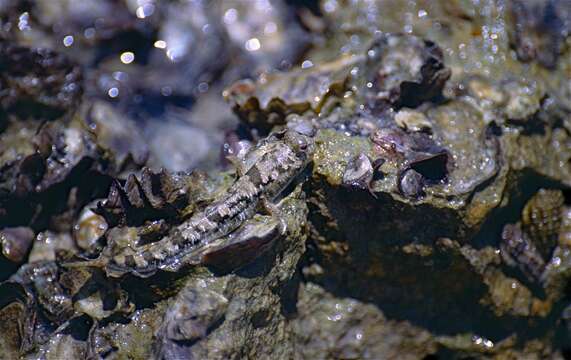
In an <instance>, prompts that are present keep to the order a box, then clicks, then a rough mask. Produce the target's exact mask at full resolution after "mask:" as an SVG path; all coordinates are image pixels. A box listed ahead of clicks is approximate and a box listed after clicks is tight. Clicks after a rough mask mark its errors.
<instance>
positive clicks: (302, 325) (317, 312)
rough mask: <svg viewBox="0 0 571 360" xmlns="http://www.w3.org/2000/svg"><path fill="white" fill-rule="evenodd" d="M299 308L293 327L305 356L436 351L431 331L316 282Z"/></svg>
mask: <svg viewBox="0 0 571 360" xmlns="http://www.w3.org/2000/svg"><path fill="white" fill-rule="evenodd" d="M298 311H299V314H298V316H297V317H296V319H295V320H294V325H293V329H294V332H295V337H296V355H297V357H299V358H301V359H308V358H314V359H326V358H344V359H356V358H361V359H377V358H381V357H393V356H395V357H399V358H402V359H418V358H422V357H426V356H429V355H430V354H435V353H436V351H437V343H436V342H435V339H434V338H433V337H432V336H431V335H430V334H429V333H428V332H426V331H423V330H421V329H420V328H417V327H415V326H414V325H411V324H410V323H408V322H398V321H394V320H389V319H387V318H385V316H384V315H383V313H382V312H381V311H379V310H378V309H377V308H376V307H375V306H373V305H370V304H367V303H363V302H360V301H358V300H355V299H352V298H336V297H334V296H332V295H331V294H329V293H327V292H326V291H325V290H324V289H322V288H321V287H319V286H318V285H315V284H312V283H307V284H305V285H304V286H302V287H301V288H300V294H299V302H298ZM405 339H406V340H405Z"/></svg>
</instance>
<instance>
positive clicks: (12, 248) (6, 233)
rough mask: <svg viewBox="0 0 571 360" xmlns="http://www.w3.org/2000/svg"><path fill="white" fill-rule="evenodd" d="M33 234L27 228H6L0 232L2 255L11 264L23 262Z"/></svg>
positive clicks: (32, 239) (30, 245)
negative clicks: (11, 262)
mask: <svg viewBox="0 0 571 360" xmlns="http://www.w3.org/2000/svg"><path fill="white" fill-rule="evenodd" d="M34 237H35V234H34V232H33V231H32V229H30V228H27V227H15V228H6V229H2V230H0V242H1V243H2V255H4V256H5V257H6V258H7V259H8V260H10V261H13V262H21V261H22V260H24V258H25V257H26V255H27V254H28V252H29V251H30V248H31V247H32V242H33V241H34Z"/></svg>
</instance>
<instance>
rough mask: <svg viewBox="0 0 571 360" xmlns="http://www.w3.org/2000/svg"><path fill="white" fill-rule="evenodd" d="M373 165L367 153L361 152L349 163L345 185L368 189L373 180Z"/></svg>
mask: <svg viewBox="0 0 571 360" xmlns="http://www.w3.org/2000/svg"><path fill="white" fill-rule="evenodd" d="M373 173H374V170H373V165H372V164H371V160H369V158H368V157H367V155H365V154H363V153H361V154H359V155H357V156H355V157H354V158H353V159H351V160H350V161H349V163H348V164H347V168H346V169H345V173H344V174H343V185H346V186H350V187H356V188H359V189H362V190H368V189H369V186H370V183H371V181H372V180H373Z"/></svg>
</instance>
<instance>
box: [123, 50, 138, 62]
mask: <svg viewBox="0 0 571 360" xmlns="http://www.w3.org/2000/svg"><path fill="white" fill-rule="evenodd" d="M133 60H135V54H133V53H132V52H130V51H125V52H124V53H122V54H121V62H122V63H123V64H130V63H132V62H133Z"/></svg>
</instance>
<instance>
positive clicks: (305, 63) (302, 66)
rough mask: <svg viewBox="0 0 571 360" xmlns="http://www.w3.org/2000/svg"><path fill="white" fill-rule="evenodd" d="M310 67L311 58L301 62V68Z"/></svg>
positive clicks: (311, 64)
mask: <svg viewBox="0 0 571 360" xmlns="http://www.w3.org/2000/svg"><path fill="white" fill-rule="evenodd" d="M310 67H313V62H312V61H311V60H305V61H304V62H302V63H301V68H302V69H308V68H310Z"/></svg>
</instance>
